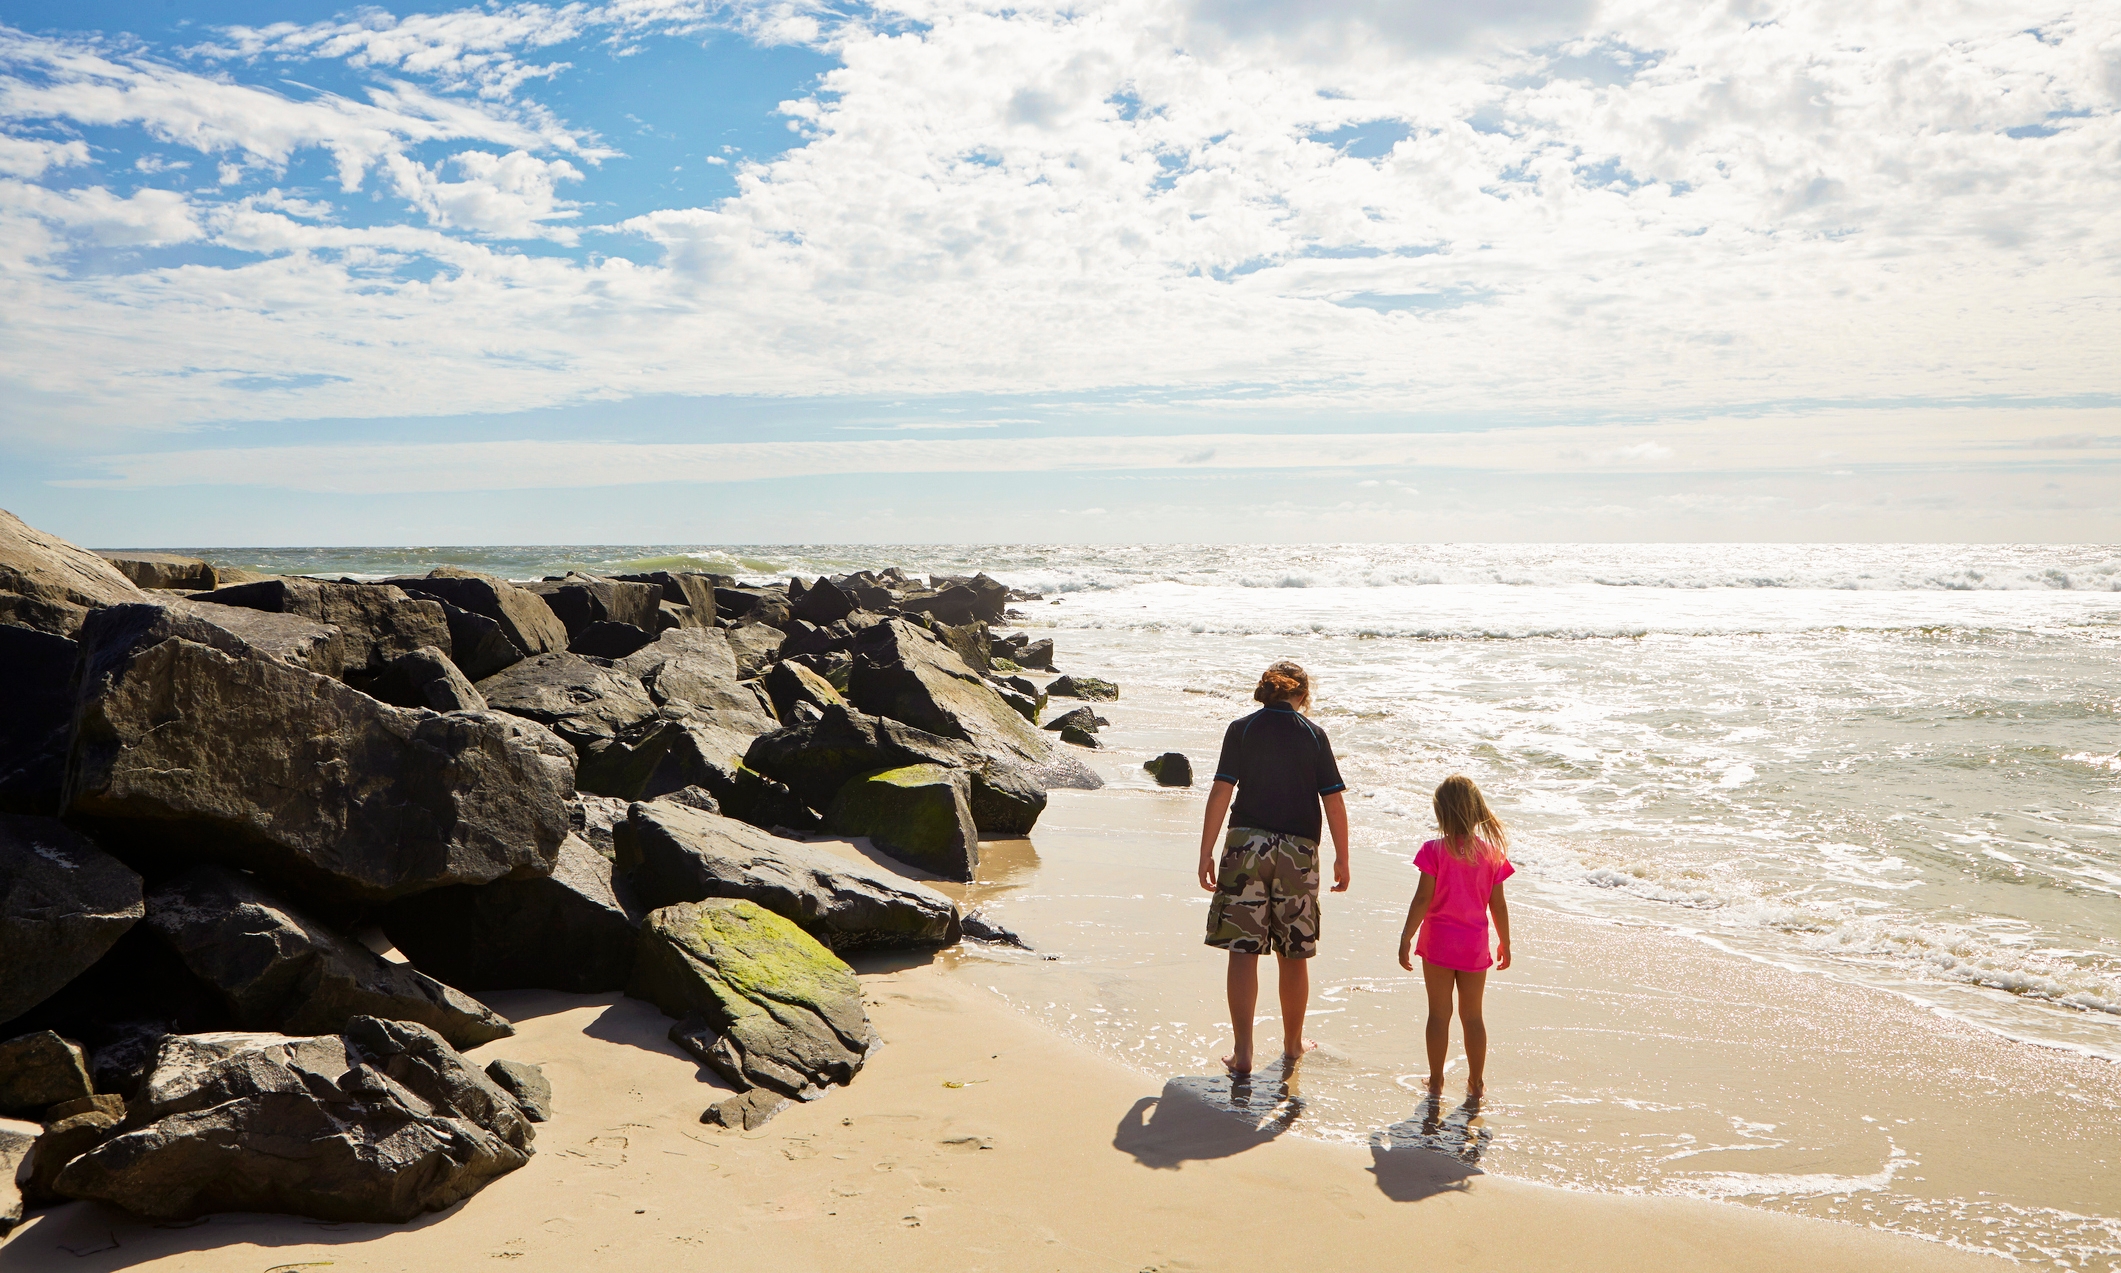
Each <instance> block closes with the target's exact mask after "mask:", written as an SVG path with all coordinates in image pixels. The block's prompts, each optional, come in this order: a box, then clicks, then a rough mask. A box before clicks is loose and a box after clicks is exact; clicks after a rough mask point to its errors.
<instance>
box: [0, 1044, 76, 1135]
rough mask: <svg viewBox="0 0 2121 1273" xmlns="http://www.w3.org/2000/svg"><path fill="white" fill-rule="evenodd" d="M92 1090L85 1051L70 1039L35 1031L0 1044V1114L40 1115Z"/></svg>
mask: <svg viewBox="0 0 2121 1273" xmlns="http://www.w3.org/2000/svg"><path fill="white" fill-rule="evenodd" d="M93 1091H95V1087H94V1085H93V1082H92V1080H91V1079H90V1078H89V1076H88V1054H87V1053H85V1052H83V1051H82V1050H81V1045H80V1044H78V1043H76V1042H74V1041H73V1040H72V1039H64V1038H61V1037H59V1035H57V1034H55V1033H53V1032H52V1031H50V1030H37V1031H33V1032H32V1033H29V1034H23V1035H17V1036H16V1037H15V1038H12V1039H9V1040H7V1041H6V1042H5V1043H0V1115H5V1114H14V1115H27V1116H29V1117H31V1118H42V1117H44V1112H45V1111H46V1110H48V1109H50V1108H51V1107H52V1106H54V1105H59V1104H63V1103H65V1102H67V1101H77V1100H80V1099H81V1098H82V1097H84V1096H87V1095H89V1094H90V1093H92V1092H93Z"/></svg>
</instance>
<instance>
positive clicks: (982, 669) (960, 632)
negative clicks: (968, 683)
mask: <svg viewBox="0 0 2121 1273" xmlns="http://www.w3.org/2000/svg"><path fill="white" fill-rule="evenodd" d="M935 635H936V636H938V637H941V638H942V642H943V644H944V645H947V646H949V647H950V652H951V653H953V654H955V655H957V657H958V658H960V659H962V660H964V664H965V666H966V667H968V668H971V669H972V670H973V671H975V672H977V673H979V674H980V675H981V676H985V675H986V674H987V673H989V672H991V671H993V670H994V661H993V657H992V656H991V655H990V654H989V653H988V652H987V643H988V642H989V641H991V640H992V639H993V634H992V633H990V632H988V631H987V625H986V624H984V623H966V624H961V625H959V626H957V627H951V626H950V625H948V624H937V625H936V628H935Z"/></svg>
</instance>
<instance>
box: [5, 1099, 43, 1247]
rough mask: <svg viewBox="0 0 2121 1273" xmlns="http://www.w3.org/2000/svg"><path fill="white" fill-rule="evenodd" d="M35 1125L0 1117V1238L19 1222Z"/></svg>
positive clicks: (38, 1132)
mask: <svg viewBox="0 0 2121 1273" xmlns="http://www.w3.org/2000/svg"><path fill="white" fill-rule="evenodd" d="M43 1134H44V1129H43V1128H42V1127H39V1126H38V1125H37V1124H35V1123H29V1122H22V1121H19V1120H16V1119H11V1118H0V1236H5V1235H6V1233H7V1231H8V1230H10V1229H12V1228H14V1227H15V1226H16V1225H18V1224H20V1223H22V1215H23V1202H24V1199H23V1194H24V1193H25V1191H26V1190H27V1189H28V1187H29V1184H30V1173H31V1171H32V1169H33V1167H34V1161H33V1156H34V1153H35V1149H36V1145H37V1138H38V1137H39V1136H41V1135H43Z"/></svg>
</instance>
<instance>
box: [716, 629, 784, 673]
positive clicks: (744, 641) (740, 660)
mask: <svg viewBox="0 0 2121 1273" xmlns="http://www.w3.org/2000/svg"><path fill="white" fill-rule="evenodd" d="M727 632H728V638H729V650H730V652H731V653H732V654H734V655H735V656H736V667H737V675H738V676H740V677H743V678H744V679H747V680H748V679H750V678H751V677H754V676H757V675H758V674H759V673H761V672H763V671H765V670H766V668H767V667H768V666H769V665H771V664H772V663H773V661H774V660H775V659H777V658H779V657H780V656H781V644H782V642H784V641H786V640H787V639H788V634H787V633H786V632H783V631H781V630H780V629H779V628H776V627H769V626H768V625H766V624H763V623H752V622H748V621H747V622H743V623H739V624H737V625H736V626H735V627H733V628H729V629H727Z"/></svg>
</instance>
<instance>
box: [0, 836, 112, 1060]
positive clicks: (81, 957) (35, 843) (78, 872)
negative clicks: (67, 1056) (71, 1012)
mask: <svg viewBox="0 0 2121 1273" xmlns="http://www.w3.org/2000/svg"><path fill="white" fill-rule="evenodd" d="M144 913H145V908H144V907H143V906H142V905H141V901H140V877H139V876H137V875H135V874H133V872H132V871H131V870H129V869H127V868H126V866H125V865H124V864H123V863H121V862H119V861H118V860H117V859H116V858H114V857H112V856H111V855H110V854H108V853H105V852H104V851H103V850H102V849H100V848H98V847H96V845H95V843H94V842H92V841H91V840H89V839H88V838H87V837H86V836H84V835H82V834H81V833H79V832H78V831H74V830H72V829H71V828H69V827H67V826H65V825H64V824H62V823H60V822H58V821H57V820H55V819H52V818H37V817H29V816H26V815H22V814H0V1022H6V1021H12V1020H14V1019H15V1018H16V1017H19V1016H21V1015H22V1014H23V1013H25V1012H27V1011H29V1010H30V1009H31V1008H34V1007H36V1006H37V1005H38V1004H40V1003H42V1002H44V1001H45V1000H46V999H48V998H50V997H51V995H52V994H53V993H54V992H56V991H57V990H58V989H59V988H60V987H61V986H64V985H66V984H67V983H68V982H70V981H72V980H73V979H74V978H75V977H77V976H79V975H81V974H82V973H83V972H85V971H87V970H88V968H89V967H90V966H91V965H92V964H94V963H95V962H96V961H97V960H99V959H101V958H103V956H104V953H105V952H107V951H108V950H109V949H110V948H111V947H112V945H114V944H115V943H116V942H117V940H118V939H119V938H120V937H121V936H123V935H124V934H125V930H127V929H129V928H131V927H132V926H133V925H134V924H136V923H138V922H139V921H140V917H141V915H143V914H144Z"/></svg>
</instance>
